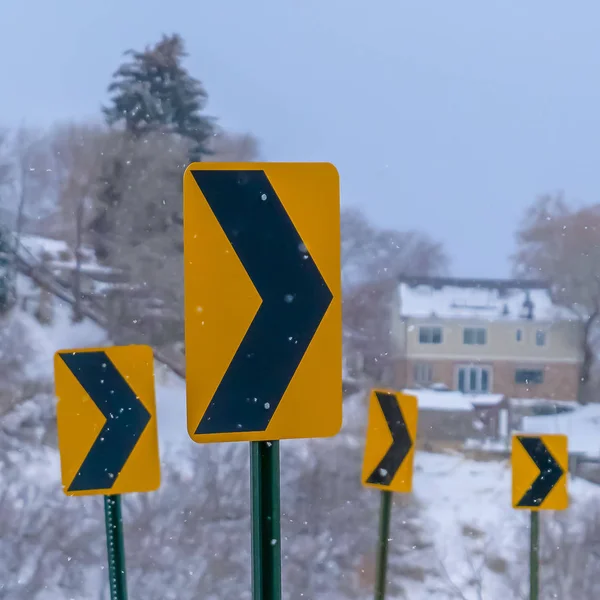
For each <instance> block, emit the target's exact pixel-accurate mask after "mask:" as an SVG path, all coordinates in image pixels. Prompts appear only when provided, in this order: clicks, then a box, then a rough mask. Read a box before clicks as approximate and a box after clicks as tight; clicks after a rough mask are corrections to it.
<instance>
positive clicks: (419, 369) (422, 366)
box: [413, 361, 433, 385]
mask: <svg viewBox="0 0 600 600" xmlns="http://www.w3.org/2000/svg"><path fill="white" fill-rule="evenodd" d="M424 372H426V373H427V377H419V376H418V375H422V374H423V373H424ZM413 381H414V383H415V384H418V385H428V384H431V383H433V365H432V364H431V363H428V362H420V361H419V362H415V363H413Z"/></svg>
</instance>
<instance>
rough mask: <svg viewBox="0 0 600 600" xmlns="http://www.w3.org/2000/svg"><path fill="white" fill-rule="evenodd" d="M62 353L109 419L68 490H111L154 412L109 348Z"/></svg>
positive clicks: (74, 373) (90, 395) (83, 386)
mask: <svg viewBox="0 0 600 600" xmlns="http://www.w3.org/2000/svg"><path fill="white" fill-rule="evenodd" d="M60 357H61V358H62V360H63V361H64V363H65V364H66V365H67V367H68V368H69V370H70V371H71V373H73V375H74V376H75V377H76V378H77V381H79V383H80V384H81V387H82V388H83V389H84V390H85V391H86V393H87V395H88V396H89V397H90V398H91V399H92V401H93V402H94V404H95V405H96V406H97V407H98V409H99V410H100V412H101V413H102V415H103V416H104V418H105V419H106V422H105V423H104V426H103V427H102V429H101V430H100V433H99V434H98V435H97V437H96V439H95V441H94V443H93V444H92V447H91V448H90V450H89V452H88V453H87V456H86V457H85V459H84V461H83V463H82V465H81V467H80V468H79V470H78V471H77V475H76V476H75V478H74V479H73V481H72V482H71V485H70V486H69V489H68V491H69V492H80V491H86V490H109V489H111V488H112V487H113V485H114V483H115V481H116V479H117V477H118V476H119V474H120V472H121V471H122V469H123V467H124V466H125V463H126V462H127V460H128V459H129V457H130V456H131V453H132V452H133V449H134V448H135V446H136V444H137V443H138V441H139V439H140V436H141V435H142V433H143V432H144V430H145V429H146V426H147V425H148V423H149V422H150V418H151V416H150V413H149V412H148V410H146V407H145V406H144V405H143V404H142V402H141V401H140V400H139V398H138V397H137V396H136V394H135V392H134V391H133V390H132V389H131V387H129V384H128V383H127V382H126V381H125V379H124V378H123V376H122V375H121V373H119V371H118V370H117V368H116V367H115V365H114V364H113V363H112V362H111V360H110V359H109V358H108V355H107V354H106V352H103V351H97V352H77V353H75V352H65V353H60Z"/></svg>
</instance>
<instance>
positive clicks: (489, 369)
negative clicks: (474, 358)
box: [454, 363, 494, 394]
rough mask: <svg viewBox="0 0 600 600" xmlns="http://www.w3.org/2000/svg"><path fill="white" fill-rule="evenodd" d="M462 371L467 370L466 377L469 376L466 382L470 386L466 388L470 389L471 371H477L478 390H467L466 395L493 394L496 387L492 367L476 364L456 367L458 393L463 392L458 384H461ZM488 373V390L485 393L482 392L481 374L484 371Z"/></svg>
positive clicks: (455, 375)
mask: <svg viewBox="0 0 600 600" xmlns="http://www.w3.org/2000/svg"><path fill="white" fill-rule="evenodd" d="M461 369H466V371H467V372H466V375H467V376H468V379H467V380H466V382H468V384H469V385H468V386H465V387H466V388H470V383H471V377H470V375H471V373H470V370H471V369H477V371H478V372H477V389H476V390H471V389H466V390H465V392H464V393H465V394H491V393H492V389H493V386H494V369H493V367H492V365H488V364H481V365H480V364H474V363H461V364H459V365H456V366H455V367H454V382H455V385H454V388H455V389H456V390H458V391H461V390H460V388H459V386H458V384H459V373H460V371H461ZM484 370H485V371H487V374H488V389H487V390H486V391H485V392H484V391H482V390H481V373H482V371H484Z"/></svg>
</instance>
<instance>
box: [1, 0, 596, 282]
mask: <svg viewBox="0 0 600 600" xmlns="http://www.w3.org/2000/svg"><path fill="white" fill-rule="evenodd" d="M0 23H1V24H2V36H0V56H1V57H2V71H3V72H2V90H1V93H0V115H1V117H0V122H1V121H2V120H3V121H4V123H3V124H5V125H17V124H19V122H21V121H22V120H23V119H25V120H26V121H27V122H28V123H30V124H37V123H39V124H49V123H51V122H52V121H55V120H57V119H80V118H85V117H88V116H96V115H97V114H98V111H99V107H100V104H101V103H102V102H103V101H104V99H105V98H106V92H105V90H106V85H107V83H108V81H109V79H110V76H111V74H112V72H113V71H114V70H115V68H116V67H117V66H118V64H119V61H120V60H121V53H122V52H123V51H124V50H126V49H127V48H130V47H133V48H142V47H143V46H144V45H145V44H147V43H150V42H153V41H155V40H157V39H158V38H159V37H160V35H161V34H162V33H172V32H179V33H180V34H181V35H182V36H183V37H184V38H185V40H186V41H187V45H188V49H189V52H190V57H189V60H188V67H189V69H190V71H191V72H192V74H193V75H195V76H196V77H198V78H200V79H201V80H202V81H203V82H204V84H205V85H206V88H207V90H208V92H209V95H210V103H209V107H208V109H209V112H210V113H211V114H213V115H215V116H217V117H218V118H219V119H220V121H221V123H222V125H224V126H227V127H230V128H233V129H236V130H247V131H250V132H252V133H254V134H255V135H256V136H257V137H258V138H259V139H260V140H261V142H262V148H263V155H264V158H265V159H266V160H298V161H304V160H327V161H331V162H333V163H334V164H335V165H336V166H337V167H338V169H339V171H340V175H341V181H342V202H343V204H346V205H351V204H353V205H359V206H361V207H363V208H364V210H365V211H366V212H367V213H368V214H369V216H370V217H371V218H372V219H373V220H375V221H376V222H377V223H378V224H380V225H387V226H390V227H395V228H397V229H410V228H418V229H422V230H425V231H427V232H428V233H430V234H431V235H432V236H434V237H435V238H437V239H440V240H441V241H443V242H444V244H445V245H446V247H447V249H448V251H449V253H450V255H451V258H452V270H453V273H454V274H456V275H472V276H504V275H508V274H509V266H508V262H507V256H508V254H509V253H510V252H511V251H512V248H513V233H514V229H515V226H516V225H517V223H518V221H519V219H520V216H521V214H522V213H523V211H524V209H525V207H526V206H527V205H528V204H529V203H530V202H531V201H532V199H534V198H535V196H536V195H537V194H538V193H541V192H545V191H555V190H559V189H563V190H565V192H566V193H567V195H568V196H569V197H571V198H573V199H574V200H577V201H585V202H594V201H598V200H600V194H599V192H600V168H599V162H600V152H599V146H600V135H599V133H600V112H599V111H600V84H599V78H600V35H599V33H600V2H599V1H598V0H578V1H577V2H572V3H569V2H564V1H562V0H561V1H559V0H526V1H521V2H517V1H507V0H484V1H482V0H414V1H413V2H405V1H402V0H383V1H382V0H372V1H371V2H365V1H364V0H253V1H251V2H248V1H247V0H212V1H210V2H203V1H202V0H169V1H167V2H165V1H164V0H102V1H100V2H87V1H85V0H54V2H48V1H47V0H28V1H27V2H23V1H22V0H0Z"/></svg>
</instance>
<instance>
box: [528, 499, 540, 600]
mask: <svg viewBox="0 0 600 600" xmlns="http://www.w3.org/2000/svg"><path fill="white" fill-rule="evenodd" d="M529 534H530V546H529V600H538V598H539V587H540V573H539V566H540V515H539V513H538V512H537V511H535V510H532V511H531V528H530V531H529Z"/></svg>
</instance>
